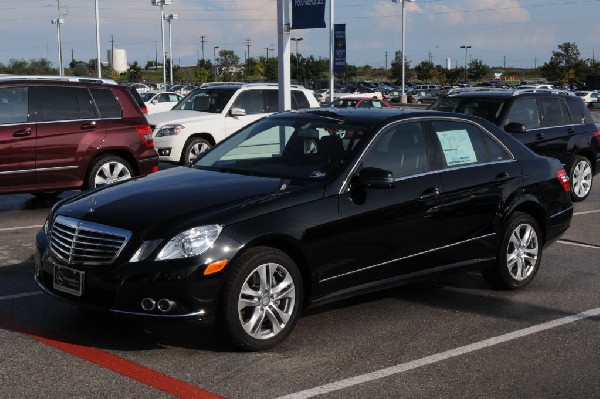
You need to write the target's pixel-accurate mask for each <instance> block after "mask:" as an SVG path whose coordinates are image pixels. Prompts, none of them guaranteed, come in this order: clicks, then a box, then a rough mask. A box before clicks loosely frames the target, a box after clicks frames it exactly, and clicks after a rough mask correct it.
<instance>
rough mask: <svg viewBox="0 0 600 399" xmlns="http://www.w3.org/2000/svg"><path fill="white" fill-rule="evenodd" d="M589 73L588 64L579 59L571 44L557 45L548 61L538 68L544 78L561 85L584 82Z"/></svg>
mask: <svg viewBox="0 0 600 399" xmlns="http://www.w3.org/2000/svg"><path fill="white" fill-rule="evenodd" d="M589 71H590V68H589V66H588V64H587V63H586V62H585V61H584V60H582V59H581V54H580V52H579V48H578V47H577V45H576V44H575V43H571V42H566V43H563V44H559V45H558V51H553V52H552V56H551V57H550V60H549V61H548V62H547V63H545V64H544V65H542V66H541V67H540V72H541V74H542V76H543V77H544V78H546V79H548V80H549V81H552V82H555V81H559V82H562V83H582V82H585V78H586V76H587V75H588V74H589Z"/></svg>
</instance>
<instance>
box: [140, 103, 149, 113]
mask: <svg viewBox="0 0 600 399" xmlns="http://www.w3.org/2000/svg"><path fill="white" fill-rule="evenodd" d="M140 109H141V110H142V114H147V113H148V107H146V106H145V105H142V106H141V107H140Z"/></svg>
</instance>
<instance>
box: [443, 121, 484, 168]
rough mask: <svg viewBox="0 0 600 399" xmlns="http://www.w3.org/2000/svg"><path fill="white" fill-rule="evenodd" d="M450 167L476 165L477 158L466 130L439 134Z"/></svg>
mask: <svg viewBox="0 0 600 399" xmlns="http://www.w3.org/2000/svg"><path fill="white" fill-rule="evenodd" d="M437 136H438V138H439V140H440V143H441V145H442V151H444V155H445V156H446V163H447V164H448V166H456V165H464V164H470V163H476V162H477V157H476V156H475V150H474V149H473V144H472V143H471V139H470V138H469V133H468V132H467V131H466V130H447V131H445V132H437Z"/></svg>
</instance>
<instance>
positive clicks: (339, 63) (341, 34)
mask: <svg viewBox="0 0 600 399" xmlns="http://www.w3.org/2000/svg"><path fill="white" fill-rule="evenodd" d="M333 38H334V40H333V45H334V49H333V54H334V57H333V71H334V72H337V73H343V72H344V71H345V70H346V24H335V25H333Z"/></svg>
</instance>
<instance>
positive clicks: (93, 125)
mask: <svg viewBox="0 0 600 399" xmlns="http://www.w3.org/2000/svg"><path fill="white" fill-rule="evenodd" d="M95 128H96V121H94V122H90V123H84V124H83V125H81V130H90V129H95Z"/></svg>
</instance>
